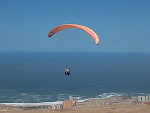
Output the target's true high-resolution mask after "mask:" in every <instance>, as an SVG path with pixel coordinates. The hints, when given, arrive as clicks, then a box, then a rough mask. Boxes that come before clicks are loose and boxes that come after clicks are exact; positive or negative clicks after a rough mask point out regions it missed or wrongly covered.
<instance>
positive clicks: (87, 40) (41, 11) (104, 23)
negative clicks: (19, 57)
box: [0, 0, 150, 52]
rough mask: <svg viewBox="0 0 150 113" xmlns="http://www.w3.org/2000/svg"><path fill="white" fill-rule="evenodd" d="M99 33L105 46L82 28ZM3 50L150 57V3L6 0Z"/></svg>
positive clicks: (0, 28)
mask: <svg viewBox="0 0 150 113" xmlns="http://www.w3.org/2000/svg"><path fill="white" fill-rule="evenodd" d="M61 24H81V25H85V26H87V27H89V28H91V29H93V30H94V31H95V32H96V33H97V35H98V36H99V37H100V40H101V43H100V45H98V46H97V45H96V44H95V42H94V41H93V40H92V38H91V37H90V36H89V35H88V34H86V33H85V32H84V31H82V30H79V29H66V30H63V31H61V32H59V33H57V34H55V35H54V36H53V37H52V38H48V33H49V31H50V30H51V29H52V28H54V27H56V26H58V25H61ZM0 51H11V52H13V51H43V52H45V51H59V52H65V51H82V52H83V51H92V52H150V1H149V0H0Z"/></svg>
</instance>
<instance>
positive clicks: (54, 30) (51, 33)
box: [48, 24, 100, 45]
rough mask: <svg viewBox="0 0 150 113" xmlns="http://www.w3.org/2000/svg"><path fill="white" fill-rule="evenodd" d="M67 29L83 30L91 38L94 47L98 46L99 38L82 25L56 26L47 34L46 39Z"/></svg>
mask: <svg viewBox="0 0 150 113" xmlns="http://www.w3.org/2000/svg"><path fill="white" fill-rule="evenodd" d="M68 28H78V29H82V30H84V31H85V32H87V33H88V34H89V35H90V36H91V37H92V38H93V40H94V41H95V43H96V45H98V44H99V43H100V39H99V37H98V36H97V34H96V33H95V32H94V31H93V30H91V29H90V28H88V27H85V26H83V25H77V24H64V25H60V26H57V27H55V28H53V29H52V30H51V31H50V32H49V34H48V37H51V36H53V35H54V34H55V33H57V32H59V31H61V30H64V29H68Z"/></svg>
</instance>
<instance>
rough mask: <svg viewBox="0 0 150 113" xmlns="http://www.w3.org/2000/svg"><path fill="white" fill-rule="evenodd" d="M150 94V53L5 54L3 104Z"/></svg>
mask: <svg viewBox="0 0 150 113" xmlns="http://www.w3.org/2000/svg"><path fill="white" fill-rule="evenodd" d="M65 67H67V68H70V72H71V76H66V75H65V74H64V69H65ZM149 94H150V53H127V52H125V53H123V52H120V53H119V52H118V53H117V52H115V53H113V52H111V53H103V52H99V53H98V52H97V53H96V52H68V53H67V52H7V53H6V52H5V53H4V52H1V53H0V103H41V102H57V101H63V100H67V99H69V98H70V97H72V98H76V99H78V100H80V101H82V100H86V99H90V98H102V99H104V98H108V97H111V96H120V95H126V96H138V95H149Z"/></svg>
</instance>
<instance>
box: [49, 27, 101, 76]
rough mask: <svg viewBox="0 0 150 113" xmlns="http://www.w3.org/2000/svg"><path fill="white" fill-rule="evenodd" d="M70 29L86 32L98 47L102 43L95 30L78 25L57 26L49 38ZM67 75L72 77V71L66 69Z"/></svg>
mask: <svg viewBox="0 0 150 113" xmlns="http://www.w3.org/2000/svg"><path fill="white" fill-rule="evenodd" d="M69 28H77V29H81V30H83V31H85V32H86V33H88V34H89V35H90V36H91V37H92V38H93V40H94V41H95V43H96V45H98V44H99V43H100V39H99V37H98V36H97V34H96V33H95V32H94V31H93V30H91V29H90V28H88V27H85V26H83V25H77V24H63V25H60V26H57V27H55V28H53V29H52V30H51V31H50V32H49V34H48V37H52V36H53V35H54V34H55V33H57V32H59V31H61V30H64V29H69ZM65 75H68V76H70V69H68V68H65Z"/></svg>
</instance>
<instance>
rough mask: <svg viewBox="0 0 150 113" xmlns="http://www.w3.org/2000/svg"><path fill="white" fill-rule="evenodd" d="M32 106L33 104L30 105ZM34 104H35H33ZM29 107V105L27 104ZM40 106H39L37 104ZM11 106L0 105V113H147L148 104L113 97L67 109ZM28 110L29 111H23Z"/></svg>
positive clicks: (82, 103) (131, 99) (149, 107)
mask: <svg viewBox="0 0 150 113" xmlns="http://www.w3.org/2000/svg"><path fill="white" fill-rule="evenodd" d="M32 104H33V103H32ZM35 104H36V103H35ZM27 105H29V103H27ZM39 105H40V104H39ZM30 107H31V106H20V107H19V106H11V105H8V106H6V105H3V104H0V113H1V112H2V113H3V112H5V113H28V112H30V113H53V112H57V113H61V112H62V111H63V112H64V113H93V112H94V113H99V112H101V113H122V112H124V113H149V112H150V103H144V102H138V101H137V99H135V98H132V97H127V98H125V97H123V96H115V97H112V98H108V99H90V100H86V101H84V102H79V103H78V106H77V107H72V108H69V109H47V108H46V109H45V108H39V107H35V106H32V107H31V108H30ZM24 108H29V109H24Z"/></svg>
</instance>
